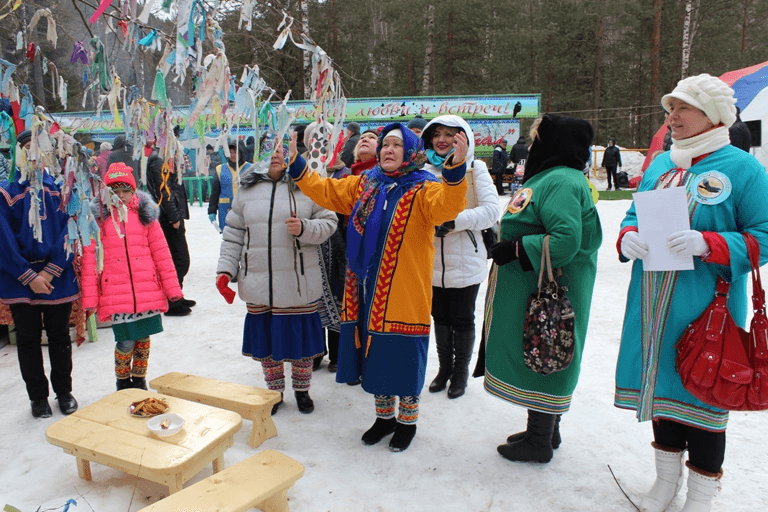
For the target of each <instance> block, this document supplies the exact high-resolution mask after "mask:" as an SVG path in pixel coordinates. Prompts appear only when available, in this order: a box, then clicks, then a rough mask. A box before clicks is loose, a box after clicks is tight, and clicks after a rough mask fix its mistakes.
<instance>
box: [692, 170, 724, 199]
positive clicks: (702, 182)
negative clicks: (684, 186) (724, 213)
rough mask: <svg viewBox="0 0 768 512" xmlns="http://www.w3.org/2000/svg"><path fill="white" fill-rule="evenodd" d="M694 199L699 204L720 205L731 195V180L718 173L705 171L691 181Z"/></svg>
mask: <svg viewBox="0 0 768 512" xmlns="http://www.w3.org/2000/svg"><path fill="white" fill-rule="evenodd" d="M693 188H694V193H693V196H694V199H696V202H697V203H701V204H720V203H722V202H723V201H725V200H726V199H728V197H730V195H731V189H732V186H731V180H730V179H728V176H726V175H725V174H723V173H721V172H718V171H707V172H705V173H702V174H699V175H698V176H697V177H695V178H694V179H693Z"/></svg>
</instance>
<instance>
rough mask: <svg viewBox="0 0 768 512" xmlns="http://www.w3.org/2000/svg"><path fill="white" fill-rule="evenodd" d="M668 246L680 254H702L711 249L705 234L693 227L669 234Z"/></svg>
mask: <svg viewBox="0 0 768 512" xmlns="http://www.w3.org/2000/svg"><path fill="white" fill-rule="evenodd" d="M667 247H669V250H670V251H672V252H673V253H675V254H678V255H680V256H701V255H702V254H704V253H706V252H707V251H708V250H709V245H707V242H706V240H704V235H702V234H701V232H699V231H696V230H693V229H688V230H685V231H678V232H677V233H672V234H671V235H669V237H667Z"/></svg>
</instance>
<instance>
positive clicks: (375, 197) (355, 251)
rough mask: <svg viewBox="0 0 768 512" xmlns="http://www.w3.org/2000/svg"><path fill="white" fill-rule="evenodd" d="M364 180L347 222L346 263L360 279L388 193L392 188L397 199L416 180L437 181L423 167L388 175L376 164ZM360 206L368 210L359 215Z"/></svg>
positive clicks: (373, 251)
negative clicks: (398, 174) (396, 175)
mask: <svg viewBox="0 0 768 512" xmlns="http://www.w3.org/2000/svg"><path fill="white" fill-rule="evenodd" d="M363 180H365V181H366V183H365V184H364V190H363V193H362V194H361V195H360V198H359V199H358V201H357V203H356V204H355V206H354V208H353V209H352V214H351V215H350V217H349V223H348V224H347V255H348V257H349V260H348V265H349V268H350V270H352V272H354V273H355V274H356V275H357V276H358V278H359V279H360V281H361V282H362V281H364V280H365V278H366V276H367V275H368V269H369V268H370V267H371V266H372V264H373V262H374V256H375V255H376V252H377V246H378V243H379V238H380V237H381V236H382V233H381V231H382V227H383V224H382V220H383V217H384V206H385V204H386V202H387V195H388V194H389V192H390V191H393V192H394V193H393V194H392V195H393V196H394V197H398V198H399V197H402V195H403V194H404V193H405V191H406V190H408V189H410V188H411V187H412V186H414V185H416V184H418V183H424V182H426V181H435V182H437V181H439V180H438V179H437V178H436V177H435V175H434V174H432V173H431V172H429V171H425V170H423V169H419V170H414V171H411V172H409V173H407V174H404V175H402V176H399V177H396V178H393V177H390V176H387V175H386V174H385V173H384V171H383V170H382V169H381V168H380V167H379V166H378V165H377V166H376V167H374V168H373V169H370V170H369V171H366V172H365V174H364V175H363ZM392 206H393V205H390V208H391V207H392ZM361 208H363V209H365V210H367V212H366V213H365V214H364V215H358V210H359V209H361ZM360 219H362V221H361V220H360Z"/></svg>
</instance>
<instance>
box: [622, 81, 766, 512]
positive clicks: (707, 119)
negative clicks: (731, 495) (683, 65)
mask: <svg viewBox="0 0 768 512" xmlns="http://www.w3.org/2000/svg"><path fill="white" fill-rule="evenodd" d="M735 102H736V100H735V99H734V97H733V90H732V89H731V88H730V87H728V86H727V85H726V84H725V83H723V82H722V81H721V80H720V79H718V78H715V77H712V76H709V75H707V74H703V75H698V76H694V77H689V78H686V79H684V80H681V81H680V82H679V83H678V84H677V87H676V88H675V90H674V91H672V93H670V94H667V95H666V96H664V97H663V98H662V105H663V106H664V109H665V110H666V111H667V112H668V113H669V124H670V126H671V129H672V140H673V145H672V149H671V150H670V151H669V152H667V153H664V154H662V155H660V156H658V157H657V158H656V159H655V160H654V161H653V164H652V165H651V166H650V167H649V168H648V169H647V170H646V171H645V175H644V176H643V179H642V181H641V183H640V187H639V188H638V190H639V191H646V190H654V189H663V188H671V187H685V189H686V192H687V196H688V213H689V216H690V222H691V229H690V230H686V231H681V232H678V233H673V234H672V235H670V236H669V238H668V239H667V246H668V247H669V249H670V250H671V251H672V252H673V253H677V254H679V255H681V256H693V257H694V258H693V263H694V269H693V270H683V271H669V272H652V271H648V272H644V269H643V258H644V257H645V256H646V255H647V254H648V249H647V245H646V244H645V243H644V242H643V241H642V236H643V233H642V232H639V233H638V228H637V216H636V214H635V207H634V204H633V205H632V206H631V207H630V209H629V211H627V215H626V217H625V218H624V221H623V222H622V230H621V232H620V234H619V242H618V244H617V247H618V248H619V251H620V258H621V259H622V261H628V260H635V262H634V264H633V266H632V280H631V282H630V285H629V292H628V294H627V306H626V313H625V317H624V328H623V331H622V336H621V348H620V351H619V360H618V366H617V369H616V394H615V405H616V407H619V408H623V409H632V410H634V411H636V415H637V419H638V420H639V421H647V420H653V433H654V442H653V443H652V445H653V447H654V449H655V460H656V474H657V478H656V482H655V483H654V485H653V487H652V488H651V490H650V492H649V493H648V494H646V495H645V496H644V497H643V499H642V501H641V505H640V509H641V510H643V511H649V512H650V511H656V512H660V511H663V510H665V509H666V508H667V506H668V505H669V503H670V502H671V501H672V499H673V498H674V497H675V496H676V495H677V493H678V492H679V490H680V487H681V486H682V481H683V457H684V453H685V451H686V450H688V453H689V455H688V462H687V466H688V468H689V469H690V471H689V476H688V496H687V500H686V502H685V506H684V508H683V509H682V510H683V511H684V512H706V511H708V510H710V506H711V502H712V497H713V496H714V493H715V492H716V490H717V488H718V486H719V479H720V476H721V475H722V463H723V460H724V458H725V428H726V424H727V422H728V412H727V411H724V410H721V409H718V408H716V407H712V406H709V405H707V404H705V403H703V402H701V401H699V400H698V399H696V398H694V397H693V396H692V395H691V394H690V393H688V391H686V390H685V388H684V387H683V384H682V381H681V380H680V376H679V374H678V373H677V371H676V370H675V357H676V351H675V344H676V343H677V341H678V340H679V339H680V337H681V336H682V334H683V331H684V330H685V328H686V327H687V326H688V324H690V323H691V322H693V321H694V320H695V319H696V318H697V317H698V316H699V315H701V313H702V312H703V311H704V310H705V309H706V307H707V306H708V305H709V303H710V302H712V299H713V298H714V294H715V283H716V281H717V278H718V277H723V278H724V279H725V280H726V281H729V282H730V283H731V290H730V297H729V300H728V308H729V310H730V312H731V314H732V315H733V318H734V320H735V321H736V323H737V324H739V325H741V326H743V325H744V323H745V320H746V278H747V274H748V273H749V271H750V264H749V259H748V256H747V250H746V245H745V242H744V239H743V237H742V233H750V234H752V235H753V236H754V237H755V238H756V239H757V240H758V242H759V243H760V247H761V255H762V257H761V263H765V261H766V256H768V209H766V207H765V202H766V198H768V176H766V172H765V169H763V167H762V166H761V165H760V164H759V163H758V161H757V160H756V159H755V158H754V157H753V156H751V155H750V154H748V153H746V152H744V151H742V150H740V149H737V148H735V147H733V146H731V145H730V140H729V137H728V127H729V126H730V125H731V124H732V123H733V122H734V120H735V119H736V109H735V107H734V104H735Z"/></svg>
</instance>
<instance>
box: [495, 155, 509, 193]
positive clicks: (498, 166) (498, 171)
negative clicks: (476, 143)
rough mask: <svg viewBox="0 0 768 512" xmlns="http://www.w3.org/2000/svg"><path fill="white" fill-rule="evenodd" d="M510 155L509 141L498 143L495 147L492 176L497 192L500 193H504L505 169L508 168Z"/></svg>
mask: <svg viewBox="0 0 768 512" xmlns="http://www.w3.org/2000/svg"><path fill="white" fill-rule="evenodd" d="M507 163H509V156H508V155H507V143H506V142H502V143H500V144H496V147H495V148H493V163H492V164H491V176H493V181H494V183H495V184H496V192H497V193H498V194H499V195H503V194H504V171H506V170H507Z"/></svg>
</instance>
